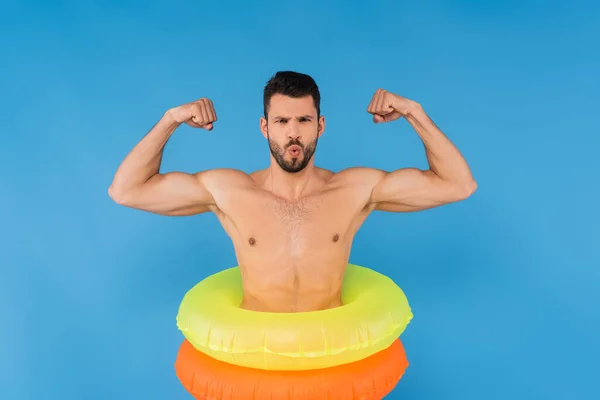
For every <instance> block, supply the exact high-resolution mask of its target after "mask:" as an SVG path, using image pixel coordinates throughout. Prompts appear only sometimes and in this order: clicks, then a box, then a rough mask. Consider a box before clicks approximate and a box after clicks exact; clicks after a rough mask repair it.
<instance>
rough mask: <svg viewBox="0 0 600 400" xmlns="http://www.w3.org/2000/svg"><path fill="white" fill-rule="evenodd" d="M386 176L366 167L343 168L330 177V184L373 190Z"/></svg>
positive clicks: (377, 170)
mask: <svg viewBox="0 0 600 400" xmlns="http://www.w3.org/2000/svg"><path fill="white" fill-rule="evenodd" d="M386 175H387V172H386V171H383V170H380V169H376V168H368V167H350V168H345V169H343V170H341V171H339V172H336V173H334V174H333V175H332V177H331V179H330V182H331V183H333V184H335V185H342V186H361V187H365V188H369V187H370V188H373V187H374V186H375V185H377V183H379V182H380V181H381V180H382V179H383V178H384V177H385V176H386Z"/></svg>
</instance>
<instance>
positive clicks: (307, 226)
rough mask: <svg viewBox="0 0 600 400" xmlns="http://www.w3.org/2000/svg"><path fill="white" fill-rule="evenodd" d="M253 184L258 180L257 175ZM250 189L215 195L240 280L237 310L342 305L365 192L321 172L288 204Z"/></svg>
mask: <svg viewBox="0 0 600 400" xmlns="http://www.w3.org/2000/svg"><path fill="white" fill-rule="evenodd" d="M251 179H256V180H258V181H260V173H259V174H258V175H256V176H254V177H252V178H251ZM255 183H256V184H253V185H248V186H243V188H242V189H239V191H238V189H234V190H233V191H232V192H229V193H228V194H227V195H226V196H225V195H223V196H221V198H218V199H217V205H218V209H216V210H214V211H215V213H216V214H217V216H218V217H219V220H220V221H221V223H222V225H223V227H224V229H225V231H226V232H227V234H228V235H229V237H230V238H231V240H232V242H233V245H234V249H235V253H236V256H237V260H238V263H239V266H240V270H241V273H242V279H243V286H244V289H243V290H244V295H243V302H242V304H241V307H242V308H246V309H251V310H256V311H271V312H299V311H311V310H319V309H326V308H332V307H337V306H339V305H341V284H342V278H343V275H344V271H345V268H346V265H347V263H348V261H349V256H350V250H351V246H352V241H353V239H354V235H355V233H356V231H357V230H358V228H359V227H360V225H361V224H362V223H363V221H364V219H365V218H366V216H367V214H368V210H366V209H365V203H366V200H367V199H368V193H361V191H360V190H357V189H356V187H353V186H352V185H346V184H344V183H343V182H342V181H341V180H336V179H335V175H333V174H332V173H327V172H325V173H324V174H323V183H322V185H320V186H318V189H317V190H314V191H313V192H312V193H310V194H309V195H307V196H305V197H303V198H301V199H298V200H293V201H290V200H286V199H283V198H281V197H278V196H275V195H274V194H273V193H271V192H269V191H268V190H266V189H265V188H264V187H261V185H260V183H259V182H258V183H257V182H255ZM236 191H238V192H236Z"/></svg>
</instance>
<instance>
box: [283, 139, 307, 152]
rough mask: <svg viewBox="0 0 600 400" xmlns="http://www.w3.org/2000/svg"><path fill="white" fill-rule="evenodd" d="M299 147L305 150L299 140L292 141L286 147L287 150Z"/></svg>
mask: <svg viewBox="0 0 600 400" xmlns="http://www.w3.org/2000/svg"><path fill="white" fill-rule="evenodd" d="M294 145H296V146H299V147H300V148H301V149H302V150H304V145H303V144H302V143H300V141H299V140H291V141H290V142H289V143H288V144H286V145H285V148H286V149H287V148H289V147H290V146H294Z"/></svg>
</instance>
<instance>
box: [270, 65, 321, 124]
mask: <svg viewBox="0 0 600 400" xmlns="http://www.w3.org/2000/svg"><path fill="white" fill-rule="evenodd" d="M275 94H282V95H284V96H290V97H296V98H298V97H304V96H308V95H310V96H312V98H313V103H314V105H315V108H316V109H317V117H319V116H320V115H321V93H320V92H319V87H318V86H317V83H316V82H315V80H314V79H313V78H312V77H311V76H309V75H306V74H302V73H299V72H294V71H279V72H277V73H276V74H275V75H273V76H272V77H271V79H269V81H268V82H267V84H266V86H265V90H264V93H263V107H264V113H265V118H266V117H267V113H268V108H269V105H270V103H271V97H273V95H275Z"/></svg>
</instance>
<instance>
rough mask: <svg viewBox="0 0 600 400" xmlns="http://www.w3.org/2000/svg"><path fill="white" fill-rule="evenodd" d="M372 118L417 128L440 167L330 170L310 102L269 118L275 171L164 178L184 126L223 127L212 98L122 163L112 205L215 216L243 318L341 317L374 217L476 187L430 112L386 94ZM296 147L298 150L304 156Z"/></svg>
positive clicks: (275, 110) (172, 115)
mask: <svg viewBox="0 0 600 400" xmlns="http://www.w3.org/2000/svg"><path fill="white" fill-rule="evenodd" d="M367 111H368V112H369V113H371V114H372V115H373V120H374V122H375V123H382V122H390V121H393V120H396V119H398V118H400V117H404V118H406V119H407V120H408V122H409V123H410V124H411V125H412V126H413V128H414V129H415V131H416V132H417V134H419V136H420V137H421V139H422V140H423V143H424V144H425V148H426V154H427V158H428V160H429V165H430V169H428V170H426V171H421V170H417V169H414V168H404V169H399V170H396V171H392V172H386V171H381V170H377V169H372V168H363V167H356V168H348V169H345V170H342V171H340V172H337V173H334V172H332V171H328V170H325V169H322V168H319V167H317V166H315V165H314V157H311V153H312V152H313V151H314V148H315V146H314V144H315V143H316V142H315V141H316V140H317V139H318V138H320V137H321V135H322V134H323V132H324V130H325V119H324V117H323V116H320V117H319V116H317V113H316V109H315V107H314V104H313V101H312V98H311V97H310V96H307V97H302V98H290V97H286V96H282V95H275V96H274V97H273V98H272V99H271V103H270V106H269V112H268V116H267V118H268V120H267V119H265V118H264V117H263V118H261V120H260V128H261V132H262V133H263V136H264V137H265V138H267V139H268V140H269V143H270V144H271V150H272V154H271V156H270V165H269V166H268V167H267V168H265V169H263V170H259V171H255V172H252V173H250V174H247V173H245V172H242V171H239V170H236V169H214V170H207V171H201V172H197V173H193V174H188V173H183V172H168V173H161V172H160V163H161V159H162V152H163V149H164V146H165V144H166V143H167V141H168V140H169V138H170V136H171V135H172V134H173V133H174V132H175V130H176V129H177V128H178V127H179V126H180V125H181V124H182V123H186V124H188V125H190V126H192V127H196V128H204V129H209V130H212V129H213V126H214V123H215V122H216V120H217V117H216V113H215V110H214V106H213V104H212V102H211V101H210V100H207V99H202V100H199V101H197V102H192V103H188V104H184V105H182V106H179V107H175V108H173V109H171V110H168V111H167V112H166V113H165V115H164V116H163V118H161V120H160V121H159V122H158V123H157V124H156V125H155V126H154V128H153V129H152V130H151V131H150V132H149V133H148V134H147V135H146V136H145V137H144V138H143V139H142V140H141V141H140V142H139V143H138V144H137V145H136V147H134V149H133V150H132V151H131V152H130V153H129V154H128V156H127V157H126V158H125V160H123V162H122V163H121V165H120V167H119V169H118V171H117V173H116V175H115V177H114V180H113V182H112V185H111V186H110V188H109V195H110V196H111V197H112V198H113V199H114V200H115V201H116V202H117V203H119V204H121V205H124V206H127V207H131V208H136V209H140V210H145V211H148V212H152V213H156V214H161V215H169V216H184V215H195V214H201V213H205V212H212V213H214V214H215V215H216V216H217V217H218V219H219V221H220V222H221V224H222V226H223V228H224V229H225V231H226V232H227V234H228V235H229V237H230V238H231V240H232V243H233V245H234V249H235V253H236V256H237V260H238V264H239V266H240V270H241V272H242V277H243V302H242V304H241V307H242V308H245V309H250V310H255V311H270V312H301V311H312V310H321V309H327V308H333V307H337V306H340V305H341V304H342V303H341V285H342V277H343V275H344V271H345V268H346V265H347V263H348V262H349V257H350V250H351V248H352V242H353V239H354V237H355V234H356V232H357V231H358V229H359V228H360V227H361V225H362V224H363V222H364V221H365V219H366V218H367V217H368V215H369V214H370V213H371V212H372V211H375V210H379V211H388V212H414V211H419V210H424V209H428V208H432V207H438V206H441V205H444V204H448V203H452V202H457V201H460V200H464V199H466V198H467V197H469V196H470V195H471V194H472V193H473V192H474V191H475V189H476V184H475V181H474V179H473V177H472V175H471V172H470V170H469V167H468V166H467V163H466V161H465V160H464V158H463V157H462V156H461V154H460V153H459V151H458V150H457V149H456V147H455V146H454V145H453V144H452V143H451V142H450V141H449V140H448V138H447V137H446V136H445V135H444V134H443V133H442V132H441V131H440V130H439V129H438V128H437V127H436V126H435V125H434V124H433V122H432V121H431V120H430V119H429V117H428V116H427V115H426V114H425V112H424V111H423V108H422V107H421V106H420V105H419V104H417V103H415V102H414V101H411V100H408V99H405V98H403V97H401V96H398V95H394V94H392V93H389V92H387V91H385V90H381V89H380V90H377V92H376V93H375V95H374V96H373V99H372V100H371V103H370V104H369V107H368V109H367ZM290 143H296V144H299V146H297V147H298V148H297V149H296V151H294V150H293V149H294V148H293V147H290V146H289V144H290ZM304 160H306V161H307V162H305V163H304V164H306V165H304V166H303V168H300V167H299V165H300V164H302V163H303V161H304ZM295 169H300V170H299V171H295ZM290 171H293V172H290Z"/></svg>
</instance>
